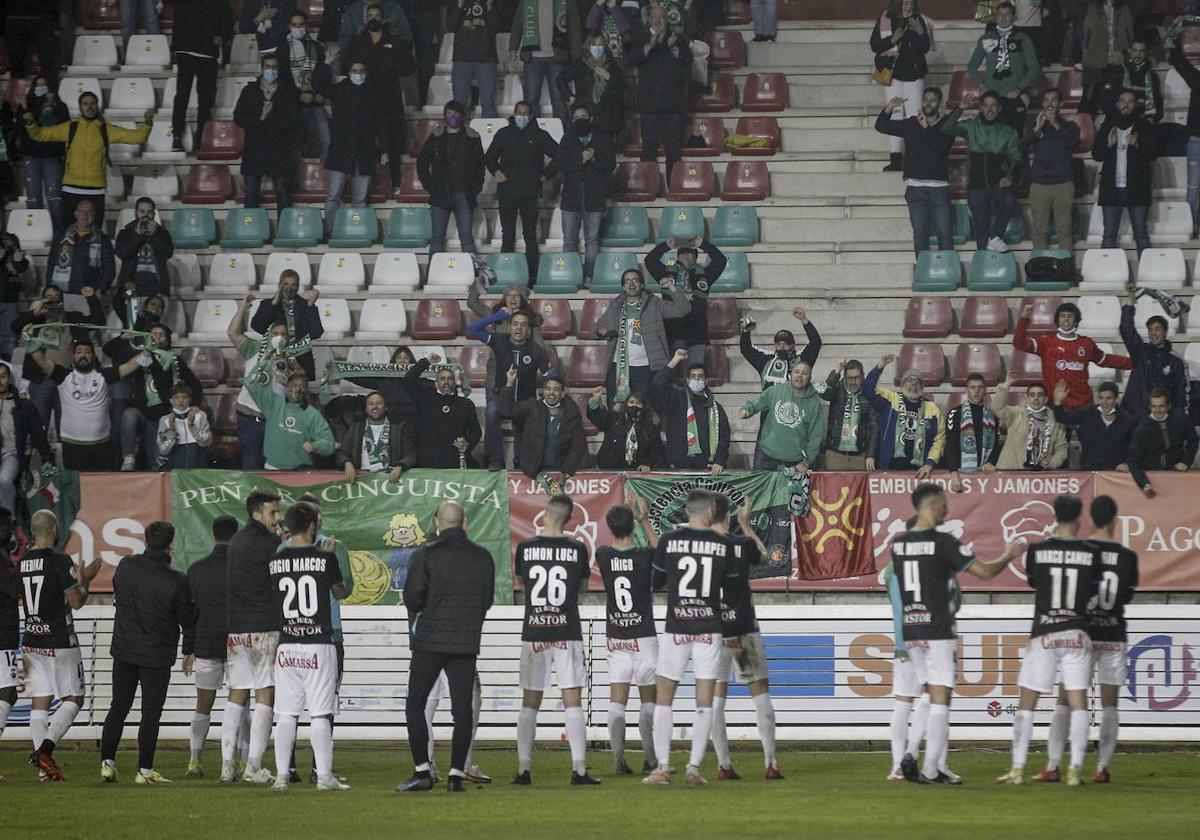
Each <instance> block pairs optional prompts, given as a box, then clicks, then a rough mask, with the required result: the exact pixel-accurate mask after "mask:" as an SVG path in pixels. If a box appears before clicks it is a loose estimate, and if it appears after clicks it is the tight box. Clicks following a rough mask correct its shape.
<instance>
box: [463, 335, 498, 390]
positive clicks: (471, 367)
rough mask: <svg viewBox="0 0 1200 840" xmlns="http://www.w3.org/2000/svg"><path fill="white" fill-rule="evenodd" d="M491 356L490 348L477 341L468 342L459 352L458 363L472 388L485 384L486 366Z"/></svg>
mask: <svg viewBox="0 0 1200 840" xmlns="http://www.w3.org/2000/svg"><path fill="white" fill-rule="evenodd" d="M491 358H492V348H491V347H488V346H487V345H486V344H480V343H478V342H475V343H472V344H468V345H467V346H466V347H464V348H463V349H462V351H461V352H459V354H458V363H459V365H460V366H461V367H462V369H463V376H465V377H466V378H467V381H468V382H469V383H470V385H471V387H472V388H482V387H483V386H484V385H486V384H487V366H488V360H489V359H491Z"/></svg>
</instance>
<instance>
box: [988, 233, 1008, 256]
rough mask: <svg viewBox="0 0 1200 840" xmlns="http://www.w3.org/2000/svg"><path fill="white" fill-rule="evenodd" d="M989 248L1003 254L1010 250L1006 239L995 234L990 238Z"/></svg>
mask: <svg viewBox="0 0 1200 840" xmlns="http://www.w3.org/2000/svg"><path fill="white" fill-rule="evenodd" d="M987 249H988V250H989V251H996V252H998V253H1001V254H1003V253H1006V252H1007V251H1008V246H1007V245H1005V244H1004V240H1003V239H1001V238H1000V237H999V236H993V237H992V238H991V239H989V240H988V243H987Z"/></svg>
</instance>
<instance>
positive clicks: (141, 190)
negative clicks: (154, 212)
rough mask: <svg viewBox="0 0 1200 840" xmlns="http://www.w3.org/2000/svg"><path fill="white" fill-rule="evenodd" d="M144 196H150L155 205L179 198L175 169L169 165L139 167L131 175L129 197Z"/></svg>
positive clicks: (177, 177)
mask: <svg viewBox="0 0 1200 840" xmlns="http://www.w3.org/2000/svg"><path fill="white" fill-rule="evenodd" d="M144 195H148V196H150V197H151V198H152V199H154V201H155V203H156V204H166V203H167V202H170V201H174V200H175V199H176V198H177V197H178V196H179V176H178V175H176V174H175V167H174V166H172V165H170V164H166V165H163V166H139V167H138V168H137V171H135V172H134V173H133V189H132V190H131V191H130V196H131V198H133V199H138V198H141V197H142V196H144Z"/></svg>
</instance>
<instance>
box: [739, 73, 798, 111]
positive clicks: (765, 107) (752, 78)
mask: <svg viewBox="0 0 1200 840" xmlns="http://www.w3.org/2000/svg"><path fill="white" fill-rule="evenodd" d="M788 102H789V100H788V82H787V76H785V75H784V74H783V73H750V74H749V75H748V76H746V85H745V87H743V88H742V110H743V111H782V110H784V109H785V108H787V107H788Z"/></svg>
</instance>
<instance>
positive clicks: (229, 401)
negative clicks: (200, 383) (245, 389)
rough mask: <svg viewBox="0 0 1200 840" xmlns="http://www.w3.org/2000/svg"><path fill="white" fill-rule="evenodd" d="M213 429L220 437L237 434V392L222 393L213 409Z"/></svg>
mask: <svg viewBox="0 0 1200 840" xmlns="http://www.w3.org/2000/svg"><path fill="white" fill-rule="evenodd" d="M213 431H214V432H216V433H217V434H218V435H220V436H222V437H231V436H233V435H236V434H237V392H236V391H235V392H233V393H228V394H222V395H221V397H220V399H218V400H217V407H216V410H214V411H213Z"/></svg>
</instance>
